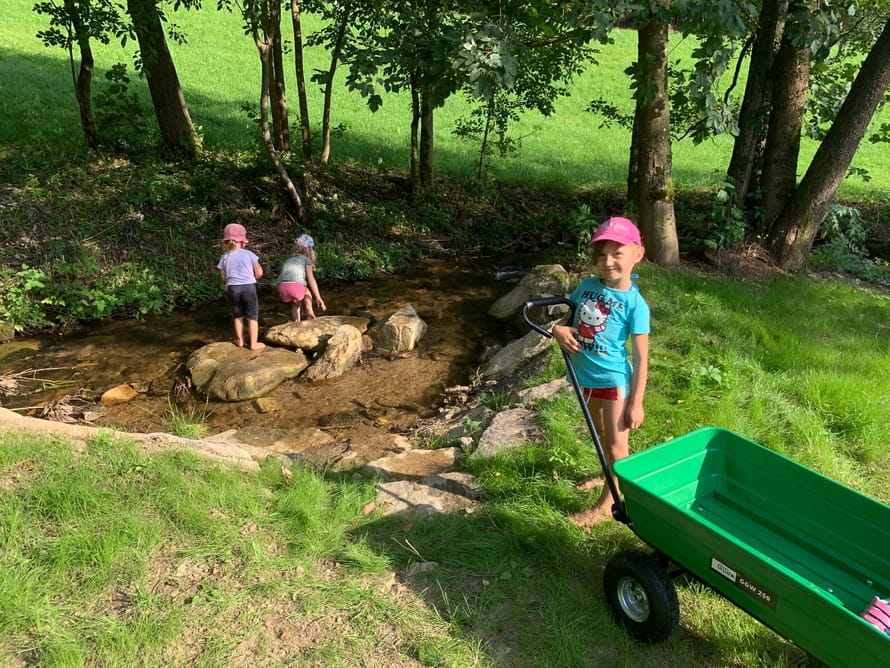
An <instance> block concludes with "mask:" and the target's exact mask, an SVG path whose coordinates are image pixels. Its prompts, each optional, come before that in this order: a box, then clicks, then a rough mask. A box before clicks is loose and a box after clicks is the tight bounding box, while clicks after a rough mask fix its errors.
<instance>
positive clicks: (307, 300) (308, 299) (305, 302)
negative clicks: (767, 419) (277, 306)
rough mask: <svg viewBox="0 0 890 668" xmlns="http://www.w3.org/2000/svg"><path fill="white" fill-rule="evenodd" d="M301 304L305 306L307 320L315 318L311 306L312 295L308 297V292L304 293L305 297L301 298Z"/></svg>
mask: <svg viewBox="0 0 890 668" xmlns="http://www.w3.org/2000/svg"><path fill="white" fill-rule="evenodd" d="M303 306H305V307H306V317H307V318H308V319H309V320H312V319H313V318H315V310H314V309H313V308H312V297H310V296H309V295H308V294H307V295H306V298H305V299H304V300H303Z"/></svg>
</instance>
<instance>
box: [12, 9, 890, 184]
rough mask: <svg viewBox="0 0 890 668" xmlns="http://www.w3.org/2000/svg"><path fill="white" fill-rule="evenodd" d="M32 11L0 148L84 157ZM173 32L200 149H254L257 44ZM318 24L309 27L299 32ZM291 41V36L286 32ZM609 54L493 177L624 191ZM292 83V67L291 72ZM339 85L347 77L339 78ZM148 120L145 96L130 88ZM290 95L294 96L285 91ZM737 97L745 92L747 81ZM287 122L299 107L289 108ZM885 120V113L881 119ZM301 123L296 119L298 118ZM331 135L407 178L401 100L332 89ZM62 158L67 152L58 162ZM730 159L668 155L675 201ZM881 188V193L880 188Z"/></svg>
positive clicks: (444, 141) (217, 26)
mask: <svg viewBox="0 0 890 668" xmlns="http://www.w3.org/2000/svg"><path fill="white" fill-rule="evenodd" d="M32 5H33V2H32V1H31V0H6V3H5V6H6V12H5V20H4V22H3V25H2V26H0V44H2V45H3V46H2V47H0V82H3V84H2V85H3V86H4V88H5V90H0V92H2V93H3V95H0V146H2V145H4V144H7V143H10V144H13V145H18V146H24V145H28V144H31V145H35V144H36V145H38V146H39V145H45V146H47V148H49V147H51V148H52V150H53V151H55V152H70V151H79V150H80V143H81V139H80V134H79V128H78V120H77V109H76V105H75V101H74V96H73V92H72V87H71V81H70V75H69V73H68V66H67V62H66V60H65V54H64V52H63V51H62V50H61V49H57V48H52V49H49V48H46V47H44V46H43V45H42V43H41V42H40V41H39V40H38V39H37V38H36V37H35V34H36V33H37V31H38V30H41V29H43V28H44V27H45V23H46V18H45V17H41V16H38V15H37V14H35V13H34V12H32V11H31V7H32ZM174 19H175V22H176V24H177V25H179V26H180V27H181V28H182V29H183V31H184V32H185V33H186V35H187V36H188V40H189V41H188V44H186V45H176V44H171V50H172V52H173V55H174V59H175V62H176V66H177V69H178V73H179V77H180V80H181V84H182V87H183V90H184V92H185V96H186V100H187V102H188V104H189V108H190V112H191V115H192V118H193V120H194V122H195V123H196V125H198V126H200V128H201V132H202V133H203V136H204V140H205V144H206V146H207V147H208V148H210V149H212V150H219V149H225V150H231V149H239V148H243V149H255V148H257V147H258V146H259V134H258V132H257V131H256V130H255V129H254V128H253V126H252V125H251V123H250V122H249V121H248V119H247V116H246V114H245V112H244V111H243V110H242V108H241V107H242V105H243V104H248V105H250V106H251V107H253V108H255V107H256V104H257V98H258V94H259V61H258V57H257V55H256V49H255V47H254V45H253V43H252V41H251V40H250V39H249V38H248V37H247V36H245V35H244V34H243V32H242V30H241V21H240V19H239V18H237V17H236V16H234V15H232V14H229V13H221V12H217V11H216V10H215V9H213V8H212V7H211V6H209V5H208V6H207V8H206V9H204V10H202V11H199V12H178V13H176V14H175V16H174ZM317 25H318V24H317V22H315V21H314V20H313V18H312V17H311V16H307V17H306V26H305V32H306V33H307V34H309V33H311V32H312V31H313V30H314V29H315V28H316V27H317ZM285 32H286V33H287V30H286V31H285ZM614 39H615V42H614V44H611V45H601V46H599V47H598V49H599V53H598V55H597V60H598V64H597V65H593V66H591V67H589V68H588V70H587V71H586V72H585V74H584V75H583V76H582V77H580V79H579V80H578V81H577V82H576V83H575V84H574V86H573V88H572V91H571V95H570V96H569V97H566V98H562V99H560V100H558V101H557V104H556V113H555V114H554V115H553V116H552V117H550V118H545V117H542V116H540V115H539V114H536V113H535V114H525V115H524V116H523V118H522V120H521V122H520V123H519V124H518V125H517V127H516V128H515V136H516V137H519V138H521V141H520V144H521V148H520V150H519V151H517V152H516V153H514V154H512V155H510V156H509V157H507V158H505V159H495V160H494V161H493V162H492V164H491V174H492V176H494V177H496V178H498V179H501V180H506V181H509V182H514V183H537V184H549V185H552V186H554V187H558V188H569V189H574V188H589V187H601V186H603V185H610V186H617V187H622V184H623V183H624V180H625V178H626V170H627V154H628V149H629V140H630V137H629V133H628V132H627V131H626V130H624V129H621V128H618V127H612V128H602V127H600V119H599V117H597V116H594V115H593V114H591V113H589V112H587V111H585V109H586V107H587V105H588V103H589V102H590V101H591V100H592V99H594V98H604V99H606V100H609V101H611V102H613V103H614V104H616V105H617V106H618V107H619V108H621V109H622V110H624V111H627V112H630V111H631V110H632V108H633V107H632V101H631V99H630V89H629V86H628V84H629V81H628V78H627V76H626V75H625V74H624V73H623V70H624V69H625V68H626V67H627V66H628V65H629V64H630V63H631V61H632V60H633V59H634V57H635V52H636V38H635V34H634V33H633V32H629V31H616V32H615V33H614ZM94 49H95V57H96V66H97V69H96V76H95V79H94V88H95V91H94V92H98V91H99V90H101V88H102V87H103V86H104V84H105V82H104V78H103V76H104V71H105V70H107V69H108V68H109V67H110V66H111V65H112V64H113V63H115V62H124V63H127V64H128V65H130V69H131V70H132V56H133V53H134V50H133V45H132V44H129V45H128V46H127V48H126V49H121V48H120V46H119V45H118V44H117V43H113V44H111V45H108V46H103V45H101V44H96V45H94ZM691 50H692V44H691V40H685V41H684V40H683V39H682V38H681V37H680V36H679V35H674V37H673V42H672V47H671V59H672V63H673V64H674V65H680V64H683V63H688V62H689V53H690V52H691ZM306 61H307V71H313V70H315V69H324V70H327V68H328V63H327V55H326V53H325V52H324V51H323V50H322V49H320V48H319V47H314V48H311V49H307V51H306ZM286 68H287V69H288V72H290V73H291V77H292V76H293V75H292V69H293V68H292V66H290V63H289V61H287V60H286ZM337 77H338V81H340V82H343V81H344V79H345V76H344V74H343V72H342V71H341V72H340V73H339V74H338V75H337ZM134 90H137V91H139V92H140V94H141V96H142V100H143V102H144V104H145V105H146V108H148V104H149V103H148V97H147V90H146V89H145V85H144V83H143V82H139V81H137V82H136V83H135V84H134ZM289 90H290V91H295V90H296V85H295V84H294V83H293V81H291V82H290V83H289ZM737 90H743V81H742V82H740V84H739V86H738V87H737ZM309 97H310V99H309V102H310V113H311V115H312V118H313V119H314V125H315V127H316V131H317V128H318V127H319V123H320V116H321V104H322V98H321V92H320V90H319V88H318V86H316V85H314V84H310V86H309ZM292 107H293V111H294V114H295V113H296V104H295V102H293V101H292ZM467 111H468V106H467V104H466V102H465V101H464V100H463V99H462V98H461V97H459V96H455V97H453V98H452V99H450V100H449V102H448V103H447V104H446V106H445V107H444V108H443V109H441V110H438V111H437V112H436V137H435V145H436V168H437V170H438V172H439V173H440V174H442V175H448V176H452V177H461V178H463V177H471V176H472V175H473V174H474V170H475V165H476V159H477V157H476V149H475V147H474V146H471V145H470V144H469V143H468V142H465V141H462V140H460V139H457V138H456V137H454V136H453V135H452V134H451V131H452V129H453V128H454V127H455V121H456V119H457V118H459V117H460V116H462V115H464V114H466V113H467ZM880 118H881V119H883V121H887V120H890V110H885V111H884V112H883V113H882V115H881V117H880ZM292 120H293V121H295V120H296V116H294V117H293V119H292ZM332 120H333V125H334V126H339V125H342V126H343V127H344V132H343V134H342V136H337V137H335V139H334V143H333V159H334V160H339V161H356V162H359V163H361V164H365V165H375V166H377V168H379V169H381V170H384V171H390V170H395V171H399V172H404V171H406V170H407V166H408V129H409V128H408V126H409V120H410V119H409V103H408V97H407V96H405V95H398V96H396V95H387V96H386V98H385V101H384V105H383V107H382V108H381V109H380V110H379V111H378V112H377V113H371V112H370V111H368V109H367V107H366V105H365V102H364V100H363V99H362V98H361V97H360V96H359V95H357V94H354V93H349V92H348V91H346V90H345V88H344V89H335V95H334V107H333V116H332ZM815 148H816V143H815V142H814V141H812V140H808V139H804V140H803V144H802V151H801V170H803V169H805V167H806V165H807V163H808V161H809V160H810V158H811V157H812V155H813V153H814V151H815ZM63 149H64V151H63ZM731 150H732V140H731V138H730V137H728V136H724V137H719V138H717V139H716V140H714V141H708V142H705V143H704V144H701V145H699V146H693V145H692V143H691V142H690V141H688V140H685V141H681V142H677V143H675V145H674V180H675V185H676V187H677V188H678V189H679V191H680V192H683V191H687V190H697V189H702V188H713V187H715V186H717V185H719V184H720V183H721V182H722V179H723V175H724V173H725V169H726V165H727V164H728V162H729V156H730V154H731ZM853 165H854V167H862V168H865V169H867V170H868V171H869V172H870V176H871V179H872V180H871V181H870V182H868V183H865V182H863V181H862V180H861V179H858V178H849V179H847V180H846V181H845V183H844V184H843V186H842V188H841V193H840V194H841V196H842V197H845V198H850V199H854V200H862V199H864V200H869V199H871V198H875V197H877V198H878V199H880V197H881V193H884V195H883V196H884V197H886V186H887V184H890V151H887V150H885V147H884V146H882V145H875V144H870V143H868V142H864V143H863V144H862V146H861V147H860V149H859V152H858V153H857V156H856V159H855V161H854V163H853ZM882 184H883V187H882Z"/></svg>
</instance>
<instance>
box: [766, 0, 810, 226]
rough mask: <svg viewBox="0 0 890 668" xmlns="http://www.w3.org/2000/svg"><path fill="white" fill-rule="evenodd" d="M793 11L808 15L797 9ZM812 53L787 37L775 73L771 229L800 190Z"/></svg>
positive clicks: (769, 142)
mask: <svg viewBox="0 0 890 668" xmlns="http://www.w3.org/2000/svg"><path fill="white" fill-rule="evenodd" d="M792 11H806V8H805V7H803V6H801V5H797V6H793V7H792ZM810 56H811V54H810V50H809V49H808V48H803V49H801V48H798V47H796V46H794V44H792V43H791V40H790V38H788V37H787V36H785V37H783V38H782V45H781V46H780V47H779V52H778V53H777V54H776V59H775V61H774V63H773V70H772V77H771V78H772V82H773V91H772V110H771V112H770V118H769V129H768V130H767V135H766V148H765V150H764V155H763V180H762V183H763V188H764V193H763V201H762V206H763V218H764V223H765V226H766V229H769V228H770V226H771V225H772V224H773V222H774V221H775V220H776V217H777V216H778V215H779V212H780V211H781V210H782V209H783V208H784V206H785V204H786V202H787V201H788V198H789V197H791V194H792V193H793V192H794V189H795V188H796V187H797V165H798V160H799V156H800V137H801V130H802V128H803V115H804V110H805V108H806V102H807V91H808V90H809V86H810Z"/></svg>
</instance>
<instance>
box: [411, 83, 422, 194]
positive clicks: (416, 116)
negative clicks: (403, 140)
mask: <svg viewBox="0 0 890 668" xmlns="http://www.w3.org/2000/svg"><path fill="white" fill-rule="evenodd" d="M419 130H420V91H419V90H418V87H417V72H416V71H415V72H413V73H412V74H411V192H413V193H416V192H417V190H418V188H419V187H420V149H419V140H418V133H419Z"/></svg>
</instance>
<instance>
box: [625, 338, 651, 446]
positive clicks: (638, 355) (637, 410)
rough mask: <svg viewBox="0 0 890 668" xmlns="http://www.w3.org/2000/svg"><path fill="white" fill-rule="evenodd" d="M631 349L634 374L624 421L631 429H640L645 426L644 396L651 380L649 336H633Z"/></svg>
mask: <svg viewBox="0 0 890 668" xmlns="http://www.w3.org/2000/svg"><path fill="white" fill-rule="evenodd" d="M631 348H632V350H633V367H634V372H633V378H631V381H630V397H628V399H627V411H626V412H625V415H624V419H625V422H626V423H627V426H628V427H629V428H630V429H638V428H639V426H640V425H641V424H643V417H644V416H645V412H644V411H643V395H645V394H646V382H647V381H648V380H649V335H648V334H634V335H632V336H631Z"/></svg>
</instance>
